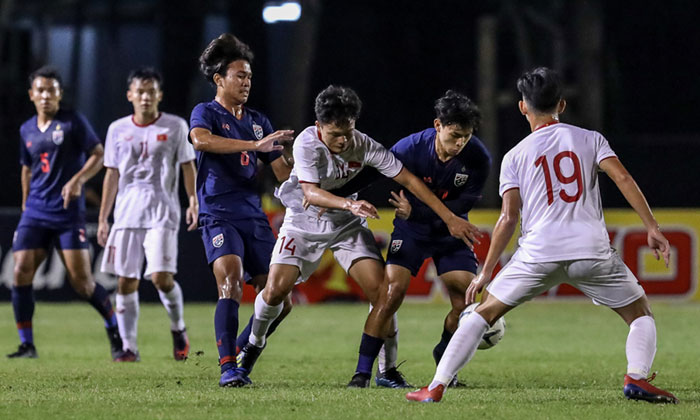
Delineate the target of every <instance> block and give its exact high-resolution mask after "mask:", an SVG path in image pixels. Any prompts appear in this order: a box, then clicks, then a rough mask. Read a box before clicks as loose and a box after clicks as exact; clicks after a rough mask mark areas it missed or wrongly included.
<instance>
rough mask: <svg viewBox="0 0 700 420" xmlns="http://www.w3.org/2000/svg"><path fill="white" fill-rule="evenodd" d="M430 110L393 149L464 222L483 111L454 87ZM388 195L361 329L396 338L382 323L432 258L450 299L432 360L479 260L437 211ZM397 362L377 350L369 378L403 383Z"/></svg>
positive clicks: (475, 175)
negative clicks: (376, 297) (377, 281)
mask: <svg viewBox="0 0 700 420" xmlns="http://www.w3.org/2000/svg"><path fill="white" fill-rule="evenodd" d="M435 112H436V117H435V120H434V121H433V127H431V128H428V129H426V130H423V131H421V132H418V133H414V134H411V135H410V136H408V137H405V138H403V139H401V140H399V141H398V142H397V143H396V144H395V145H394V146H393V147H392V148H391V152H392V153H393V154H394V155H395V156H396V157H397V158H398V159H399V160H400V161H401V162H402V163H403V165H404V166H405V167H406V169H408V170H409V171H411V172H412V173H413V174H415V175H416V176H417V177H419V178H422V179H423V182H425V184H426V185H427V186H428V188H430V190H431V191H432V192H433V193H434V194H435V195H436V196H437V197H438V198H440V199H441V200H442V201H443V203H444V204H445V206H447V208H449V209H450V210H452V212H453V213H455V214H456V215H458V216H460V217H462V218H464V219H466V220H468V212H469V210H470V209H471V208H472V206H473V205H474V203H475V202H476V201H477V200H478V199H479V198H480V197H481V190H482V188H483V186H484V183H485V182H486V177H487V176H488V173H489V168H490V167H491V156H490V154H489V152H488V150H486V147H485V146H484V144H483V143H482V142H481V140H479V139H478V138H477V137H476V136H474V135H473V133H474V131H475V130H476V129H477V128H478V125H479V122H480V119H481V115H480V113H479V110H478V108H477V107H476V105H475V104H474V103H473V102H472V101H471V100H470V99H469V98H467V97H466V96H464V95H462V94H460V93H457V92H455V91H452V90H450V91H447V93H445V95H444V96H442V97H441V98H440V99H438V100H437V101H436V102H435ZM376 176H378V174H376V173H370V172H368V173H367V174H364V175H362V176H359V177H358V178H357V182H356V183H355V184H354V185H353V186H350V188H351V189H355V190H357V189H358V188H359V187H360V186H361V185H365V186H366V185H367V183H368V181H369V182H371V179H372V178H375V177H376ZM348 191H349V190H343V191H341V192H340V193H341V195H342V194H345V193H346V192H348ZM391 194H392V198H390V199H389V202H390V203H391V204H392V205H393V206H394V207H396V216H397V217H395V218H394V231H393V233H392V235H391V242H390V246H389V253H388V255H387V262H386V263H387V265H386V271H385V276H386V279H387V282H388V292H387V294H386V295H385V296H384V299H382V300H380V302H379V303H378V304H377V305H375V306H374V307H373V308H372V310H371V312H370V315H369V317H368V319H367V324H366V325H365V333H366V334H368V335H370V336H373V337H383V336H385V337H386V339H385V342H386V340H392V339H395V336H396V334H397V333H398V331H391V330H389V331H387V330H385V329H384V328H386V326H387V325H388V323H389V321H390V320H391V318H392V317H393V315H394V314H395V313H396V311H397V310H398V308H399V306H400V305H401V302H402V301H403V298H404V296H405V294H406V290H407V289H408V285H409V283H410V281H411V276H415V275H417V274H418V270H419V269H420V267H421V266H422V265H423V262H424V261H425V260H426V259H427V258H431V257H432V258H433V261H434V263H435V267H436V269H437V274H438V276H440V279H441V280H442V282H443V283H444V285H445V287H446V289H447V292H448V295H449V299H450V302H451V304H452V309H451V310H450V312H449V313H448V314H447V316H446V317H445V322H444V327H443V332H442V337H441V340H440V342H439V343H438V344H437V345H436V346H435V348H434V349H433V357H434V358H435V362H436V363H438V362H439V361H440V358H441V357H442V354H443V352H444V351H445V348H446V347H447V343H449V341H450V338H451V337H452V334H453V333H454V331H455V330H456V329H457V324H458V321H459V315H460V313H461V312H462V311H463V310H464V309H465V307H466V305H465V301H464V293H465V292H466V290H467V286H469V283H470V282H471V281H472V279H473V278H474V276H475V275H476V267H477V260H476V257H475V256H474V252H473V250H471V249H470V248H469V247H467V245H465V243H464V242H462V241H461V240H459V239H457V238H454V237H452V236H451V235H450V233H449V231H448V229H447V226H446V225H445V223H444V222H443V221H442V220H441V219H440V218H439V217H438V215H437V214H435V212H433V211H432V210H431V209H430V208H429V207H428V206H426V205H425V204H424V203H423V202H421V201H420V200H418V199H417V198H416V197H415V196H414V195H413V194H411V193H410V192H407V193H404V191H403V190H401V191H400V192H399V193H398V194H397V193H395V192H392V193H391ZM360 357H362V356H360ZM395 362H396V359H395V355H394V357H390V358H388V359H385V360H383V357H382V355H381V354H380V360H379V370H378V373H377V377H376V378H375V382H376V384H377V385H378V386H385V387H392V388H395V387H405V381H404V380H403V378H401V377H400V376H399V375H397V373H396V367H395V365H394V363H395ZM363 379H364V380H366V378H363ZM455 383H456V379H455Z"/></svg>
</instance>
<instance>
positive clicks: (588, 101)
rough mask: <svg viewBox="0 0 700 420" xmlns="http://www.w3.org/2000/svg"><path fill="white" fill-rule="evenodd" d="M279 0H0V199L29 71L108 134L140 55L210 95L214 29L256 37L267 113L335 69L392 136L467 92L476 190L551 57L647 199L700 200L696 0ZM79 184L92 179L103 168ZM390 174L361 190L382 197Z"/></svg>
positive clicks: (307, 102) (386, 138)
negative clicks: (287, 18) (473, 121)
mask: <svg viewBox="0 0 700 420" xmlns="http://www.w3.org/2000/svg"><path fill="white" fill-rule="evenodd" d="M280 3H281V2H269V1H258V0H246V1H235V0H227V1H223V0H209V1H197V2H195V1H184V0H168V1H166V0H150V1H149V0H119V1H117V0H92V1H87V0H52V1H36V0H21V1H20V0H0V65H1V68H2V72H1V74H0V128H2V133H3V138H2V140H1V141H2V142H3V148H2V149H3V153H1V154H0V165H1V167H2V177H3V181H4V182H3V183H4V187H3V188H1V189H0V206H3V207H16V206H19V204H20V180H19V173H20V170H19V163H18V144H19V134H18V129H19V126H20V124H21V123H22V122H23V121H24V120H26V119H27V118H29V117H31V116H32V115H33V113H34V110H33V106H32V105H31V103H30V102H29V100H28V97H27V89H28V82H27V76H28V74H29V73H31V71H33V70H34V69H35V68H37V67H39V66H41V65H43V64H53V65H55V66H56V67H58V69H59V70H60V71H61V72H62V74H63V77H64V80H65V100H64V106H65V107H71V108H75V109H77V110H79V111H81V112H83V113H84V114H85V115H86V116H87V117H88V119H89V120H90V121H91V122H92V124H93V126H94V128H95V130H96V131H97V133H98V134H99V135H100V136H101V137H103V138H104V135H105V133H106V131H107V127H108V126H109V124H110V122H111V121H113V120H115V119H117V118H119V117H122V116H124V115H127V114H129V113H131V106H130V104H129V103H128V102H127V101H126V98H125V92H126V77H127V75H128V73H129V71H130V70H131V69H133V68H135V67H139V66H142V65H151V66H155V67H157V68H158V69H160V70H161V71H162V73H163V75H164V79H165V82H164V90H165V99H164V101H163V103H162V106H161V109H162V110H163V111H167V112H171V113H174V114H178V115H180V116H182V117H184V118H186V119H189V114H190V111H191V109H192V107H193V106H194V105H195V104H197V103H198V102H202V101H209V100H211V99H212V98H213V96H214V89H213V87H211V86H210V85H209V84H208V83H207V81H206V80H204V78H203V76H201V74H200V73H199V71H198V66H197V58H198V56H199V54H200V53H201V51H202V49H203V48H204V46H205V45H206V44H207V43H208V42H209V41H210V40H211V39H212V38H214V37H216V36H218V35H219V34H220V33H222V32H232V33H234V34H236V35H237V36H238V37H240V38H241V39H242V40H244V41H245V42H247V43H248V44H249V45H250V46H251V47H252V48H253V51H254V52H255V54H256V58H255V61H254V63H253V71H254V79H253V91H252V94H251V99H250V102H249V105H250V106H251V107H253V108H256V109H258V110H260V111H262V112H264V113H266V114H267V115H268V116H269V117H270V119H271V121H272V123H273V125H274V126H275V127H276V128H293V129H295V130H297V131H300V130H302V129H303V128H304V127H306V126H307V125H310V124H312V123H313V121H314V117H313V112H312V111H313V109H312V108H313V107H312V104H313V98H314V97H315V95H316V93H317V92H318V91H319V90H321V89H322V88H324V87H325V86H327V85H328V84H330V83H335V84H343V85H347V86H350V87H353V88H354V89H356V90H357V92H358V93H359V95H360V97H361V98H362V100H363V102H364V109H363V115H362V117H361V118H360V120H359V121H358V124H357V126H358V128H359V129H360V130H361V131H364V132H366V133H368V134H369V135H370V136H372V137H373V138H375V139H377V140H378V141H380V142H382V143H383V144H385V145H386V146H391V145H392V144H394V143H395V142H396V141H397V140H398V139H400V138H402V137H403V136H406V135H408V134H410V133H412V132H415V131H419V130H422V129H424V128H427V127H429V126H430V125H432V120H433V118H434V115H433V110H432V106H433V102H434V100H435V99H436V98H438V97H439V96H441V95H442V94H443V93H444V91H445V90H447V89H450V88H456V89H458V90H461V91H463V92H464V93H466V94H467V95H469V96H470V97H472V98H473V99H474V100H475V101H476V102H477V103H478V104H479V105H480V107H481V108H482V111H483V113H484V117H485V119H484V123H483V125H482V128H481V130H480V131H479V133H478V135H479V136H480V137H481V138H482V139H483V140H484V141H485V142H486V144H487V146H488V147H489V149H490V150H491V152H492V154H493V155H494V162H495V165H494V170H493V172H492V175H491V177H490V180H489V184H488V185H487V188H486V189H485V191H484V200H483V202H482V204H481V207H498V206H499V204H500V200H499V198H498V195H497V183H498V170H499V167H500V158H501V157H502V155H503V154H504V153H505V152H507V151H508V150H509V149H510V148H511V147H512V146H513V145H515V144H516V143H517V142H518V141H519V140H520V139H521V138H522V137H524V136H526V135H527V134H528V131H529V130H528V125H527V123H526V121H525V120H524V119H523V118H522V116H521V115H520V114H519V112H518V111H517V107H516V102H517V99H518V97H517V91H516V89H515V81H516V79H517V77H518V75H519V74H520V73H522V71H524V70H526V69H529V68H532V67H534V66H539V65H546V66H550V67H554V68H556V69H558V70H560V71H561V73H562V74H563V75H564V76H565V79H566V81H567V88H566V96H567V99H568V101H569V107H568V109H567V112H566V113H565V114H564V116H563V118H562V119H563V121H565V122H569V123H573V124H579V125H583V126H585V127H587V128H590V129H594V130H598V131H601V132H603V133H604V134H605V135H606V137H607V138H608V140H609V141H610V143H611V145H612V147H613V149H614V150H615V151H616V152H617V153H618V154H619V155H620V157H621V159H622V161H623V163H624V164H625V165H626V166H627V167H628V169H629V170H630V172H631V173H632V174H633V175H634V176H635V178H636V179H637V181H638V183H639V184H640V186H641V187H642V189H643V190H644V191H645V193H646V195H647V197H648V199H649V201H650V203H651V205H652V206H653V207H698V206H700V191H699V189H698V188H697V186H698V182H697V181H696V180H695V177H694V176H690V175H688V174H689V173H690V172H692V171H693V169H692V168H693V167H695V165H696V164H700V159H698V158H697V157H693V156H700V142H698V139H699V138H700V123H698V121H697V114H698V106H699V105H700V84H699V83H698V82H697V81H696V78H697V75H698V74H700V61H699V60H697V59H695V58H694V55H695V53H696V51H697V48H698V46H700V30H698V29H697V18H698V16H699V14H698V12H700V6H698V3H697V2H694V1H681V0H678V1H666V2H648V1H639V2H634V3H630V2H622V1H599V0H590V1H553V0H539V1H537V0H533V1H514V0H511V1H509V0H501V1H498V0H492V1H481V2H471V1H459V0H445V1H440V0H435V1H432V2H426V1H401V2H396V1H370V0H360V1H322V0H300V1H298V2H297V3H299V4H300V5H301V9H302V13H301V18H300V19H299V20H298V21H294V22H277V23H266V22H264V21H263V18H262V11H263V8H264V7H265V6H275V5H279V4H280ZM691 175H692V174H691ZM603 178H605V177H603ZM91 185H92V188H93V189H94V190H95V192H96V193H99V190H100V189H101V175H100V176H98V177H97V179H95V180H93V181H92V182H91ZM388 188H389V184H388V183H385V184H383V185H382V186H380V187H378V188H374V189H370V190H369V191H367V192H366V193H365V195H366V197H367V198H369V199H370V200H372V201H373V202H374V203H375V204H377V205H380V206H381V205H383V204H384V203H386V197H387V193H386V189H388ZM602 189H603V200H604V204H605V205H606V206H610V207H622V206H625V202H624V199H623V198H622V196H621V195H620V194H619V193H618V192H616V190H615V189H614V186H613V185H611V183H610V181H608V180H607V179H604V180H603V181H602Z"/></svg>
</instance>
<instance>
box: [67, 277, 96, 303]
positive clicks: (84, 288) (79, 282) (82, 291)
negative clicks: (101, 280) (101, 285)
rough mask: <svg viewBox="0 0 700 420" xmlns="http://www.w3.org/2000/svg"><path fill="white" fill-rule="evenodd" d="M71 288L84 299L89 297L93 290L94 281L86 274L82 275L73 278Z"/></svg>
mask: <svg viewBox="0 0 700 420" xmlns="http://www.w3.org/2000/svg"><path fill="white" fill-rule="evenodd" d="M72 285H73V290H75V293H77V294H78V295H80V297H82V298H84V299H88V298H90V296H92V293H93V292H94V291H95V282H94V281H92V279H91V278H90V277H88V276H82V277H80V278H76V279H74V280H73V283H72Z"/></svg>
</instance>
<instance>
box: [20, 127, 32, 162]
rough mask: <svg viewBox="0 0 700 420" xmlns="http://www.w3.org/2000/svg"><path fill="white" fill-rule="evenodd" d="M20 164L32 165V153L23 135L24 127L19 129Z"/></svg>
mask: <svg viewBox="0 0 700 420" xmlns="http://www.w3.org/2000/svg"><path fill="white" fill-rule="evenodd" d="M19 164H20V165H21V166H30V167H31V166H32V155H31V154H29V150H27V144H26V143H25V140H24V136H23V135H22V129H20V131H19Z"/></svg>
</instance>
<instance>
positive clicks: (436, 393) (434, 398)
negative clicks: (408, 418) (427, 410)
mask: <svg viewBox="0 0 700 420" xmlns="http://www.w3.org/2000/svg"><path fill="white" fill-rule="evenodd" d="M443 392H445V385H438V386H436V387H435V388H433V390H432V391H428V387H427V386H424V387H423V388H421V389H419V390H417V391H413V392H409V393H408V394H406V399H407V400H409V401H418V402H440V400H441V399H442V393H443Z"/></svg>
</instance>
